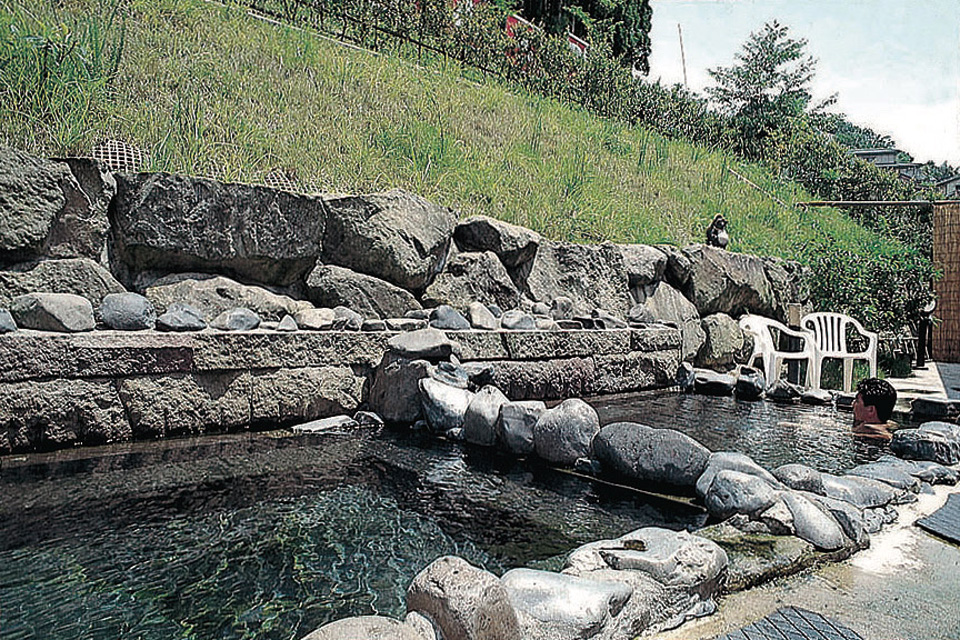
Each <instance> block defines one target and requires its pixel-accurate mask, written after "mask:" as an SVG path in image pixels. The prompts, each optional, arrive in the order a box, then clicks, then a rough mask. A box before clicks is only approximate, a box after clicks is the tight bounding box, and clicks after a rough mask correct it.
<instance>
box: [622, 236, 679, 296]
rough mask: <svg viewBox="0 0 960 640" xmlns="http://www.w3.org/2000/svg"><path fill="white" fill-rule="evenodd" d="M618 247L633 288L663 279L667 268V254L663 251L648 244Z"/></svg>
mask: <svg viewBox="0 0 960 640" xmlns="http://www.w3.org/2000/svg"><path fill="white" fill-rule="evenodd" d="M618 248H619V249H620V255H622V256H623V264H624V267H625V268H626V270H627V280H628V282H629V283H630V288H631V289H632V288H634V287H642V286H645V285H648V284H653V283H654V282H659V281H660V280H663V274H664V272H665V271H666V269H667V254H665V253H664V252H663V251H661V250H660V249H657V248H656V247H651V246H649V245H646V244H621V245H618Z"/></svg>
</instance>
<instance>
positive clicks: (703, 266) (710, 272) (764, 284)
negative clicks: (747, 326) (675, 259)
mask: <svg viewBox="0 0 960 640" xmlns="http://www.w3.org/2000/svg"><path fill="white" fill-rule="evenodd" d="M684 253H685V254H686V255H687V257H688V258H689V259H690V263H691V267H690V280H689V281H688V283H687V286H686V288H685V289H684V293H685V294H686V295H687V297H688V298H689V299H690V300H691V301H692V302H693V304H694V305H695V306H696V307H697V311H698V312H699V313H700V315H701V316H708V315H710V314H713V313H726V314H728V315H730V316H734V317H739V316H741V315H743V314H744V313H755V314H758V315H762V316H766V317H772V316H774V315H776V313H775V311H776V309H775V306H776V300H775V298H774V293H773V287H771V286H770V281H769V280H768V279H767V273H766V269H765V266H764V262H763V260H762V259H761V258H758V257H755V256H749V255H746V254H742V253H733V252H730V251H724V250H722V249H716V248H713V247H707V246H703V245H693V246H690V247H687V248H685V249H684Z"/></svg>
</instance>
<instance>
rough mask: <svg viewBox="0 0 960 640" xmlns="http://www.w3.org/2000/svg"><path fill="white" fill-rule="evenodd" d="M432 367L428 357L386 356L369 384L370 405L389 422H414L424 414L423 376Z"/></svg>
mask: <svg viewBox="0 0 960 640" xmlns="http://www.w3.org/2000/svg"><path fill="white" fill-rule="evenodd" d="M429 369H430V363H429V362H427V361H426V360H419V359H415V358H403V357H399V356H395V355H387V356H384V358H383V361H382V362H381V363H380V366H379V367H377V370H376V371H375V372H374V375H373V382H372V383H371V384H370V394H369V396H368V398H367V402H368V404H369V405H370V409H371V410H372V411H375V412H377V413H378V414H380V415H381V416H382V417H383V419H384V420H385V421H386V422H389V423H402V424H411V423H413V422H414V421H415V420H417V418H419V417H420V415H421V409H420V379H421V378H425V377H427V375H428V371H429Z"/></svg>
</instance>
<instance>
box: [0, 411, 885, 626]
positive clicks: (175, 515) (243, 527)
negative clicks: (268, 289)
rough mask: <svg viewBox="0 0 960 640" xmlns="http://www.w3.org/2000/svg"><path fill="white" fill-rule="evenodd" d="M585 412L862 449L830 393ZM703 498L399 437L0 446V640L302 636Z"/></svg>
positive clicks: (846, 457)
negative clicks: (40, 449) (428, 587)
mask: <svg viewBox="0 0 960 640" xmlns="http://www.w3.org/2000/svg"><path fill="white" fill-rule="evenodd" d="M596 406H597V408H598V411H599V413H600V415H601V422H602V423H608V422H612V421H616V420H634V421H637V422H643V423H645V424H649V425H651V426H655V427H671V428H676V429H679V430H682V431H685V432H687V433H689V434H690V435H692V436H693V437H695V438H697V439H698V440H700V441H701V442H703V443H704V444H705V445H707V446H708V447H709V448H711V449H713V450H719V449H733V450H739V451H743V452H745V453H748V454H750V455H751V456H753V457H754V458H755V459H756V460H757V461H758V462H761V463H762V464H765V465H767V466H776V465H777V464H781V463H785V462H796V461H802V462H806V463H808V464H812V465H813V466H816V467H819V468H821V469H825V470H831V471H839V470H842V469H844V468H848V467H850V466H853V465H854V464H857V463H858V462H861V461H863V460H866V459H871V458H872V457H875V456H876V455H878V453H879V452H878V451H877V450H876V449H875V448H873V449H871V448H869V447H864V446H863V445H862V444H860V443H858V442H857V441H856V440H854V439H853V438H851V437H850V436H849V432H848V426H849V425H848V422H849V414H844V413H837V412H836V411H835V410H834V409H832V408H810V407H780V406H777V405H772V404H769V403H763V402H760V403H738V402H735V401H734V400H732V399H729V398H706V397H702V396H681V395H677V394H674V393H668V392H664V393H650V394H642V395H636V394H635V395H629V396H617V397H611V398H606V399H604V400H602V401H598V402H597V403H596ZM705 519H706V517H705V515H704V514H703V513H702V511H699V510H696V509H691V508H689V507H685V506H682V505H679V504H677V503H674V502H671V501H667V500H662V499H659V498H656V497H651V496H646V495H643V494H639V493H637V492H634V491H628V490H621V489H617V488H614V487H608V486H604V485H601V484H598V483H593V482H589V481H586V480H583V479H580V478H576V477H572V476H570V475H568V474H564V473H560V472H557V471H555V470H552V469H550V468H548V467H545V466H542V465H537V464H535V463H528V462H519V463H518V462H516V461H514V460H511V459H509V458H506V457H499V456H496V455H493V454H491V452H490V451H489V450H480V449H474V448H470V447H462V446H459V445H456V444H453V443H447V442H437V441H435V440H433V439H431V438H428V437H417V436H416V435H411V434H408V433H402V434H400V433H391V432H384V433H375V432H371V431H358V432H352V433H342V434H327V435H323V436H289V435H288V434H279V433H267V434H243V435H223V436H208V437H205V438H200V439H192V440H190V439H184V440H170V441H165V442H150V443H132V444H126V445H118V446H111V447H99V448H92V449H79V450H70V451H63V452H58V453H53V454H38V455H31V456H7V457H5V458H0V638H2V639H3V640H8V639H20V638H43V639H44V640H58V639H63V640H67V639H69V640H77V639H87V638H89V639H110V640H114V639H116V638H142V639H144V640H152V639H157V640H160V639H163V640H171V639H179V638H183V639H194V638H195V639H203V640H206V639H211V638H223V639H234V638H237V639H240V638H257V639H273V638H277V639H280V638H300V637H302V636H303V635H305V634H306V633H308V632H309V631H311V630H313V629H315V628H316V627H318V626H320V625H322V624H324V623H325V622H328V621H330V620H334V619H338V618H342V617H345V616H351V615H364V614H384V615H393V616H398V615H402V613H403V611H404V606H403V592H404V589H405V587H406V585H407V584H409V582H410V580H411V579H412V578H413V576H415V575H416V574H417V573H418V572H419V571H420V570H421V569H422V568H423V567H424V566H426V565H427V564H428V563H429V562H431V561H432V560H434V559H435V558H436V557H438V556H440V555H444V554H457V555H460V556H463V557H465V558H466V559H467V560H469V561H470V562H472V563H474V564H477V565H480V566H483V567H486V568H487V569H489V570H491V571H494V572H496V573H501V572H502V571H504V570H506V569H509V568H511V567H515V566H534V567H544V568H554V567H557V566H558V565H559V563H560V562H561V560H562V557H563V555H564V554H565V553H566V552H567V551H569V550H570V549H571V548H573V547H575V546H577V545H579V544H582V543H584V542H588V541H591V540H596V539H599V538H602V537H610V536H618V535H621V534H623V533H625V532H627V531H630V530H633V529H635V528H638V527H642V526H647V525H652V524H656V525H659V526H666V527H669V528H674V529H681V528H687V529H692V528H696V527H698V526H701V525H702V524H703V523H704V522H705Z"/></svg>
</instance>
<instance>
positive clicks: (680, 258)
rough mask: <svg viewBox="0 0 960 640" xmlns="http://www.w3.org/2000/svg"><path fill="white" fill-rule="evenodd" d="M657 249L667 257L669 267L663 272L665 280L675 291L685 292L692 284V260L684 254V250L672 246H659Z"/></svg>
mask: <svg viewBox="0 0 960 640" xmlns="http://www.w3.org/2000/svg"><path fill="white" fill-rule="evenodd" d="M656 249H657V250H658V251H662V252H663V253H664V254H666V256H667V266H666V268H665V269H664V271H663V277H664V280H665V281H666V282H667V284H669V285H670V286H671V287H673V288H674V289H678V290H680V291H683V290H684V289H685V288H686V286H687V283H688V282H690V271H691V266H692V265H691V263H690V258H688V257H687V254H685V253H684V252H683V249H681V248H680V247H675V246H673V245H670V244H658V245H656Z"/></svg>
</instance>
